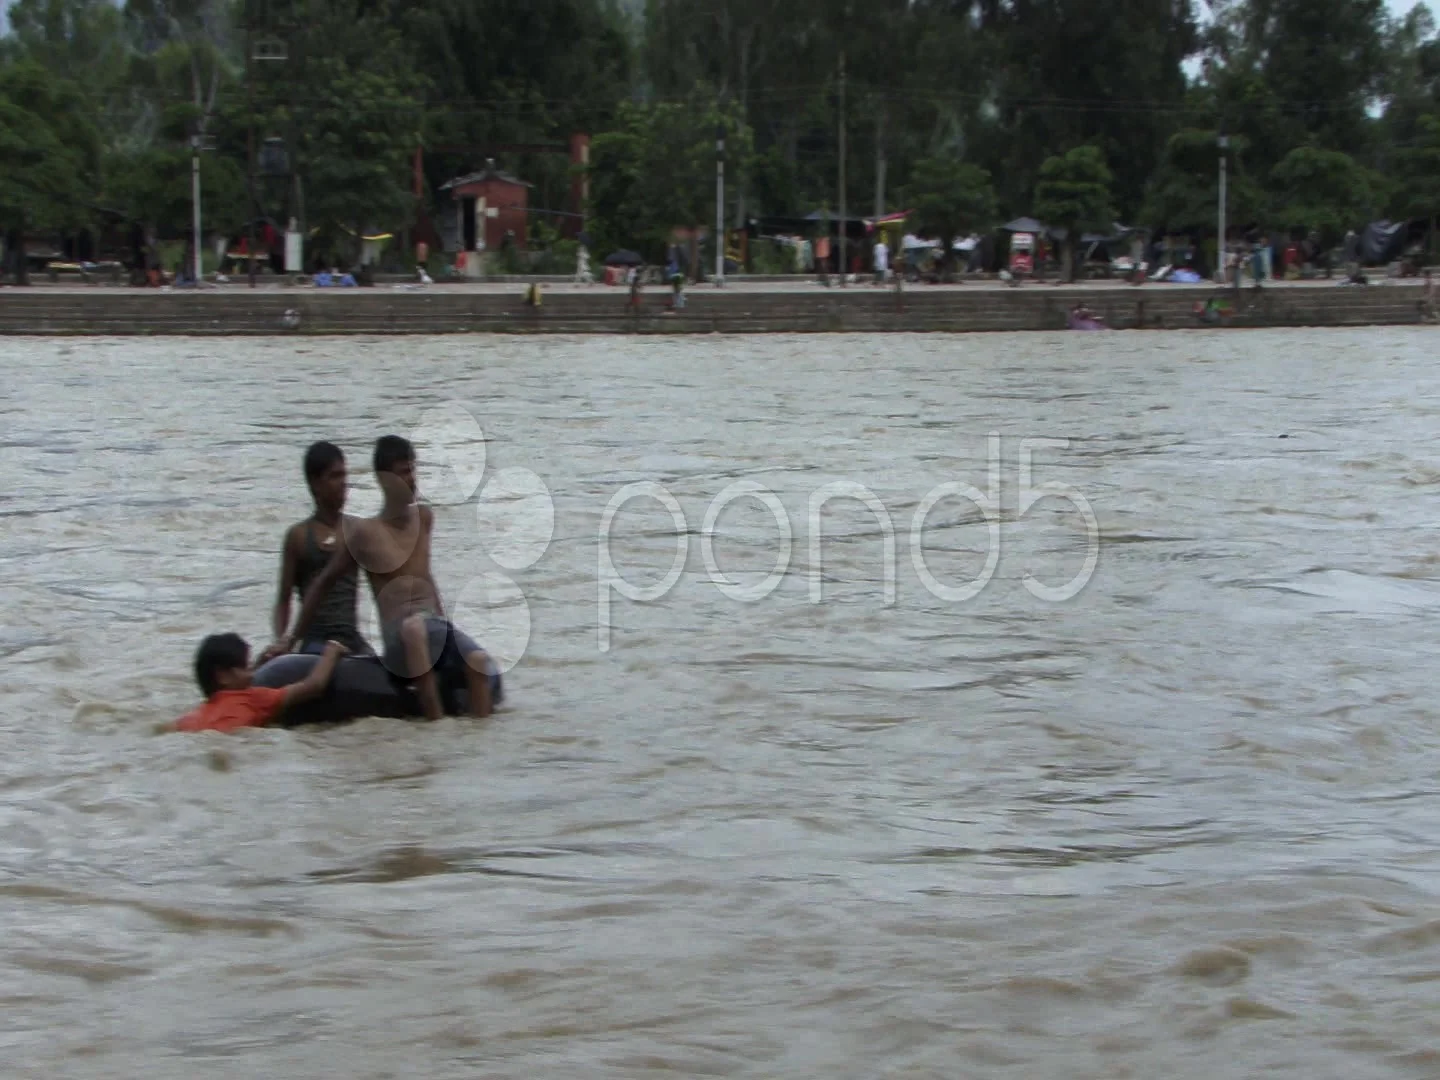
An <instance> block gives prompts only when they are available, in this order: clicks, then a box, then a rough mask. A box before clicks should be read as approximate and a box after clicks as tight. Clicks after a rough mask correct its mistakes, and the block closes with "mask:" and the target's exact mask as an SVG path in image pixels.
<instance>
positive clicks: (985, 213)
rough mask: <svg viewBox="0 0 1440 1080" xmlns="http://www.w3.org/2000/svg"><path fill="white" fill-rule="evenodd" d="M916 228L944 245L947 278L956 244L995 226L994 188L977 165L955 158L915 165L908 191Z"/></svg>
mask: <svg viewBox="0 0 1440 1080" xmlns="http://www.w3.org/2000/svg"><path fill="white" fill-rule="evenodd" d="M906 193H907V195H908V196H909V203H910V207H911V209H912V221H913V224H914V227H915V229H917V230H918V231H919V232H920V233H922V234H924V235H926V236H933V237H935V238H936V239H938V240H939V241H940V242H941V243H942V244H944V245H945V246H944V252H945V254H944V256H943V260H942V266H943V267H944V273H945V274H946V276H947V277H948V276H949V274H950V269H951V266H952V264H953V261H954V255H955V241H956V239H958V238H959V237H961V236H964V235H966V234H968V233H971V232H977V231H979V230H981V229H986V228H989V227H990V226H991V225H993V224H995V217H996V201H995V188H994V187H993V186H992V184H991V182H990V174H989V173H988V172H986V171H985V170H984V169H982V168H980V167H979V166H978V165H971V164H967V163H965V162H962V161H957V160H955V159H954V158H926V159H924V160H923V161H921V162H920V163H919V164H917V165H916V166H915V171H914V173H913V174H912V176H911V180H910V186H909V187H908V188H907V189H906Z"/></svg>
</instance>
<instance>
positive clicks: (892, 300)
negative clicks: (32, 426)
mask: <svg viewBox="0 0 1440 1080" xmlns="http://www.w3.org/2000/svg"><path fill="white" fill-rule="evenodd" d="M1215 295H1217V290H1214V289H1212V288H1189V287H1179V286H1169V287H1167V286H1153V287H1148V288H1146V287H1142V288H1136V289H1127V288H1117V289H1106V290H1093V289H1087V290H1071V289H1063V288H1056V287H1053V286H1036V287H1030V288H1020V289H975V290H973V291H966V290H964V289H956V290H946V291H943V292H942V291H933V292H927V291H926V290H923V289H914V290H910V291H907V292H905V293H903V294H901V295H898V296H897V295H896V294H895V293H894V292H893V291H890V290H882V289H873V288H865V287H860V286H856V287H851V288H849V289H844V290H842V289H838V288H837V289H834V290H829V291H825V292H790V293H787V292H773V293H759V292H755V293H741V292H730V293H725V292H723V291H720V290H712V291H708V292H707V291H705V290H704V289H700V290H696V291H694V292H692V293H689V294H687V305H686V307H685V309H684V310H683V311H681V312H678V313H668V312H666V310H665V306H666V304H667V302H668V298H669V297H668V293H666V294H662V293H661V292H660V291H659V290H652V292H651V293H650V294H648V295H647V296H645V297H644V298H643V305H642V308H641V311H640V312H639V313H638V314H637V313H634V312H632V311H631V310H630V309H629V307H628V304H627V297H626V294H625V293H624V291H623V290H619V289H598V288H597V289H596V290H594V291H588V290H587V291H584V292H574V293H555V294H553V295H549V296H546V297H545V298H544V302H543V304H542V306H541V307H540V308H539V309H538V310H536V309H531V308H527V307H525V305H524V304H523V303H522V299H521V296H520V295H518V294H517V295H513V296H512V295H508V294H504V293H462V292H449V293H447V292H445V291H444V290H438V289H437V290H427V291H425V292H418V291H416V292H399V291H384V290H364V291H358V292H357V291H351V290H346V291H344V292H341V291H338V290H337V291H335V292H322V293H316V292H314V291H299V290H296V291H294V292H289V291H276V292H260V293H249V292H247V291H237V290H225V291H216V292H211V291H204V292H174V293H159V292H149V291H141V290H135V291H114V292H90V291H87V290H79V289H77V290H75V291H74V292H73V293H72V292H44V293H39V292H37V293H30V294H27V293H25V292H23V291H19V290H17V291H9V292H6V293H5V294H3V297H0V334H61V335H66V334H80V335H84V334H94V335H136V334H139V335H157V334H158V335H171V334H228V335H241V334H262V335H283V334H300V335H306V334H443V333H487V332H490V333H551V334H586V333H662V334H677V333H716V332H719V333H786V332H788V333H821V332H850V333H867V332H871V333H875V332H903V331H915V332H951V333H965V332H992V331H1017V330H1030V331H1038V330H1063V329H1065V324H1066V316H1067V313H1068V311H1069V309H1070V308H1071V306H1072V305H1073V304H1075V303H1076V302H1077V301H1083V302H1084V303H1085V304H1087V305H1088V306H1089V307H1090V308H1091V309H1092V310H1094V311H1096V312H1097V313H1099V314H1101V315H1102V316H1104V317H1105V319H1106V321H1107V322H1108V323H1109V325H1111V326H1113V327H1115V328H1116V329H1131V328H1153V329H1162V328H1195V327H1200V326H1201V325H1203V324H1202V323H1201V322H1200V320H1199V319H1198V318H1197V317H1196V315H1195V311H1194V306H1195V304H1196V302H1197V301H1203V300H1205V299H1208V298H1210V297H1213V296H1215ZM1225 295H1227V296H1228V297H1229V298H1230V299H1231V301H1232V303H1233V304H1234V306H1235V314H1234V315H1233V316H1232V317H1230V318H1228V319H1227V320H1226V323H1225V324H1226V325H1230V326H1235V327H1247V326H1248V327H1264V326H1363V325H1403V324H1413V323H1418V322H1422V321H1424V319H1425V304H1424V289H1423V287H1421V286H1418V285H1417V286H1388V285H1387V286H1378V287H1370V288H1346V289H1340V288H1324V287H1320V288H1289V289H1287V288H1271V289H1261V290H1253V289H1246V290H1242V291H1241V292H1240V293H1238V294H1234V293H1229V294H1225Z"/></svg>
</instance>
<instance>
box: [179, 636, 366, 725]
mask: <svg viewBox="0 0 1440 1080" xmlns="http://www.w3.org/2000/svg"><path fill="white" fill-rule="evenodd" d="M344 654H345V647H344V646H343V645H341V644H339V643H338V642H335V641H331V642H327V643H326V645H325V651H324V655H322V656H321V657H320V662H319V663H318V664H316V665H315V669H314V670H313V671H311V672H310V674H309V675H307V676H306V677H305V678H304V679H302V680H301V681H300V682H298V683H295V684H294V685H292V686H286V687H283V688H275V687H268V686H251V685H250V677H251V672H250V646H249V645H247V644H245V639H244V638H242V637H241V636H240V635H239V634H212V635H211V636H210V637H207V638H206V639H205V640H204V641H202V642H201V643H200V649H199V651H198V652H196V654H195V681H196V682H197V683H199V684H200V692H201V693H202V694H204V695H205V704H203V705H201V706H200V707H199V708H198V709H195V710H193V711H191V712H189V713H186V714H185V715H184V716H182V717H181V718H180V719H179V720H178V721H176V723H175V730H176V731H226V732H228V731H237V730H239V729H240V728H247V727H264V726H265V725H266V724H269V723H270V722H271V721H273V720H275V719H276V718H277V717H279V716H280V715H281V714H282V713H283V712H284V711H285V710H286V709H288V708H290V707H291V706H292V705H298V704H300V703H301V702H304V701H312V700H314V699H315V698H318V697H319V696H320V695H321V694H323V693H324V692H325V688H326V687H327V686H329V685H330V677H331V676H332V675H334V674H335V665H336V664H338V663H339V662H340V657H341V656H343V655H344Z"/></svg>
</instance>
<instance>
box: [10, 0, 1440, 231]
mask: <svg viewBox="0 0 1440 1080" xmlns="http://www.w3.org/2000/svg"><path fill="white" fill-rule="evenodd" d="M266 43H268V46H267V47H269V48H270V51H269V52H266V51H265V49H263V48H260V46H266ZM277 45H278V46H280V48H279V50H278V52H277V51H276V50H275V49H274V48H273V47H274V46H277ZM257 49H260V51H258V52H257V51H256V50H257ZM257 56H258V57H260V58H259V59H257V58H256V57H257ZM267 57H283V58H267ZM717 120H723V123H724V124H725V126H726V130H727V133H728V135H729V140H728V151H727V186H726V192H727V202H728V206H727V207H726V217H727V220H729V221H731V222H734V221H737V220H746V221H750V220H767V219H768V220H772V221H776V222H783V221H786V220H788V221H790V222H792V223H794V222H798V221H801V220H803V219H805V218H806V216H807V215H810V214H812V213H815V212H816V211H819V212H820V214H819V215H817V219H823V218H825V217H826V216H828V219H829V220H831V221H832V222H833V221H836V220H838V217H839V214H838V211H839V210H840V209H841V204H842V201H843V204H844V209H845V211H846V214H847V215H848V216H850V217H856V216H868V215H870V214H872V213H878V212H886V211H894V210H899V209H913V210H915V211H916V212H917V219H916V222H917V223H921V224H923V225H925V226H926V228H927V229H928V230H929V231H931V232H933V233H934V234H936V235H937V236H938V235H939V234H940V233H942V232H952V231H958V232H968V231H970V230H972V229H978V228H983V227H989V226H991V225H994V224H996V223H998V222H999V221H1001V220H1004V219H1005V218H1007V217H1010V216H1015V215H1020V214H1031V215H1035V216H1039V217H1041V218H1048V217H1049V216H1055V220H1054V221H1051V222H1049V223H1050V224H1052V225H1055V226H1057V227H1060V228H1069V227H1071V226H1074V227H1077V228H1080V229H1082V231H1083V230H1086V229H1089V228H1091V227H1092V226H1093V227H1095V228H1099V229H1103V228H1105V227H1107V225H1108V223H1109V222H1110V221H1114V220H1119V221H1121V222H1126V223H1131V224H1137V225H1143V226H1146V227H1149V228H1153V229H1168V230H1172V231H1185V232H1189V233H1191V234H1193V235H1195V236H1196V238H1197V239H1202V240H1203V239H1207V238H1208V239H1210V240H1213V230H1214V221H1215V218H1216V213H1215V210H1216V203H1217V200H1218V190H1217V180H1216V174H1217V171H1218V169H1217V166H1218V161H1219V158H1218V154H1219V149H1218V144H1219V139H1220V137H1221V136H1222V135H1225V136H1228V137H1229V140H1230V146H1231V149H1230V151H1229V211H1230V213H1229V218H1230V221H1231V222H1232V223H1233V224H1234V226H1235V227H1236V228H1237V229H1243V230H1245V231H1247V232H1249V231H1252V230H1257V229H1258V230H1279V231H1303V232H1317V233H1320V234H1322V235H1323V236H1324V237H1326V238H1333V237H1334V236H1336V235H1337V234H1342V235H1343V232H1344V231H1345V230H1346V229H1349V228H1355V227H1359V226H1361V225H1363V224H1364V223H1365V221H1366V220H1368V219H1369V217H1370V216H1373V215H1379V214H1387V213H1388V214H1391V215H1395V216H1396V217H1404V218H1407V219H1430V218H1434V217H1436V216H1440V186H1437V184H1440V181H1437V180H1436V175H1437V165H1440V37H1437V33H1436V24H1435V20H1434V18H1433V17H1432V15H1431V13H1430V12H1429V11H1428V10H1427V9H1426V8H1425V7H1424V6H1423V5H1421V6H1419V7H1417V8H1415V9H1414V10H1413V11H1411V12H1410V13H1409V14H1408V15H1406V16H1405V17H1404V18H1403V19H1401V18H1396V17H1394V16H1392V15H1391V14H1389V12H1388V10H1387V7H1386V5H1385V4H1384V3H1383V0H1203V2H1202V0H792V2H788V3H783V4H778V3H774V2H773V0H427V2H426V3H413V2H410V0H119V2H112V0H17V2H16V3H15V4H14V5H13V6H12V7H11V9H10V16H9V32H8V34H7V35H6V36H5V37H4V38H3V39H0V155H3V160H4V162H5V164H4V167H3V168H0V214H3V215H4V222H3V223H0V228H3V229H4V230H6V231H8V232H10V233H12V234H13V233H17V232H20V231H28V232H29V233H31V234H32V235H33V234H35V233H37V232H45V231H47V230H48V231H49V232H51V233H54V232H57V231H58V232H64V231H66V230H74V229H77V228H80V227H82V226H85V225H87V224H91V225H94V224H95V223H96V221H97V215H101V216H102V217H104V216H105V215H108V217H106V218H105V220H107V221H110V222H111V223H112V224H113V222H114V221H115V220H122V221H125V222H129V223H140V224H143V225H144V226H145V228H146V229H147V230H149V231H151V232H154V233H156V234H159V235H163V236H169V237H183V236H184V234H185V230H186V229H187V227H188V219H189V213H188V210H189V193H188V188H189V159H190V153H191V151H190V140H191V139H192V138H193V137H195V136H199V137H201V140H202V144H203V145H204V146H205V147H206V149H205V150H204V152H203V163H202V180H203V186H204V190H205V193H206V194H205V198H206V204H205V205H206V222H207V227H208V228H209V229H211V230H213V231H214V232H215V233H218V234H223V235H230V236H234V235H236V234H238V233H239V232H240V231H242V230H243V228H244V226H245V224H246V222H247V221H249V220H250V219H252V218H271V219H274V220H276V221H279V222H282V223H283V222H284V221H285V220H288V219H289V218H292V217H293V218H295V219H297V220H298V221H299V222H301V223H302V224H303V225H304V227H305V228H306V229H307V231H310V232H311V233H312V235H314V236H315V237H316V240H315V243H317V244H320V245H322V246H328V247H329V248H330V249H332V250H333V251H334V252H336V254H337V256H339V257H346V254H347V252H350V251H352V250H353V248H354V244H355V243H356V236H357V233H361V232H364V231H366V230H371V229H383V230H392V231H400V230H403V229H406V228H407V227H410V226H412V225H414V224H415V223H416V222H417V221H418V220H420V219H421V218H426V219H430V220H437V219H439V218H440V216H441V215H443V214H444V213H445V212H446V207H447V205H448V200H447V197H446V195H445V194H444V193H443V192H442V191H441V190H440V185H441V184H442V183H443V182H444V181H446V180H448V179H450V178H451V177H454V176H456V175H459V174H462V173H465V172H468V171H471V170H474V169H476V168H479V167H480V166H482V165H483V164H484V162H485V160H486V159H487V158H494V159H496V161H497V163H498V164H499V165H500V166H501V167H502V168H505V169H507V170H508V171H510V172H512V173H515V174H517V175H520V176H523V177H524V178H525V179H526V180H528V181H530V182H531V183H532V184H534V185H535V187H534V188H533V190H532V196H531V198H532V205H533V206H538V207H539V208H541V209H542V210H543V209H548V210H552V211H569V210H571V209H572V206H571V204H570V201H569V199H570V191H571V185H572V182H573V176H572V175H571V170H570V167H569V162H568V160H567V156H566V153H565V147H566V144H567V142H568V140H569V138H570V137H571V135H573V134H575V133H577V132H583V133H586V134H589V135H591V136H592V137H593V150H594V152H593V155H592V163H591V169H590V190H591V205H590V206H589V207H588V210H589V218H588V221H587V227H588V228H589V229H590V231H591V233H592V235H593V236H594V237H595V238H596V242H597V246H600V247H605V246H610V245H614V246H627V247H636V248H647V249H649V250H654V249H655V248H656V247H657V246H658V247H663V246H664V244H665V243H666V241H667V239H668V235H669V230H670V229H671V228H672V227H675V226H679V227H687V226H691V225H695V224H700V223H707V224H708V223H709V222H710V221H712V220H713V218H714V210H715V207H714V198H715V194H714V179H713V167H714V155H713V140H714V126H715V123H716V122H717ZM252 134H253V140H254V142H253V146H254V150H255V154H256V161H257V168H256V171H255V174H254V176H253V178H252V177H251V175H250V172H249V164H248V163H249V161H250V151H251V147H252V142H251V138H252ZM842 146H843V154H842ZM417 151H419V153H420V158H419V160H420V163H421V166H422V167H421V170H420V172H421V175H420V181H419V183H420V189H421V190H420V192H419V197H418V199H417V197H416V192H415V184H416V179H415V169H414V166H415V162H416V155H417ZM1097 163H1098V168H1097V167H1096V165H1097ZM1102 174H1103V175H1102ZM842 187H843V195H842ZM1100 188H1103V189H1104V193H1105V194H1104V198H1103V199H1101V198H1100V195H1099V189H1100ZM1082 206H1083V208H1084V212H1083V213H1081V208H1082ZM1092 210H1093V211H1094V213H1092V212H1091V211H1092ZM1101 210H1103V211H1104V213H1103V214H1101V213H1100V211H1101ZM1047 212H1048V213H1047ZM1077 215H1078V216H1077ZM1062 217H1063V218H1064V219H1065V220H1063V221H1062V220H1060V219H1061V218H1062ZM1101 218H1104V219H1106V220H1105V221H1104V222H1102V221H1101V220H1100V219H1101ZM1082 219H1083V220H1082ZM557 220H558V218H557V219H552V222H551V223H552V224H554V223H555V222H556V221H557ZM913 224H915V223H912V225H913ZM797 227H798V226H794V225H793V224H792V225H791V226H789V228H792V229H793V228H797ZM775 228H777V229H778V228H786V226H783V225H781V224H776V225H775Z"/></svg>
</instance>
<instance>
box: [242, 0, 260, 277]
mask: <svg viewBox="0 0 1440 1080" xmlns="http://www.w3.org/2000/svg"><path fill="white" fill-rule="evenodd" d="M252 29H253V28H252V26H251V3H250V0H245V100H246V110H245V111H246V113H247V115H246V133H245V153H246V166H245V186H246V187H247V189H248V190H249V195H250V199H249V202H250V212H249V213H248V214H246V215H245V219H246V222H247V224H248V229H249V233H248V235H247V237H246V245H245V246H246V252H247V254H248V255H249V258H248V259H246V262H248V263H249V264H250V266H249V274H250V288H252V289H253V288H255V208H256V206H257V205H258V204H259V200H258V199H257V198H255V80H254V77H253V69H254V66H255V43H254V40H253V38H252V36H251V35H252Z"/></svg>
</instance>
